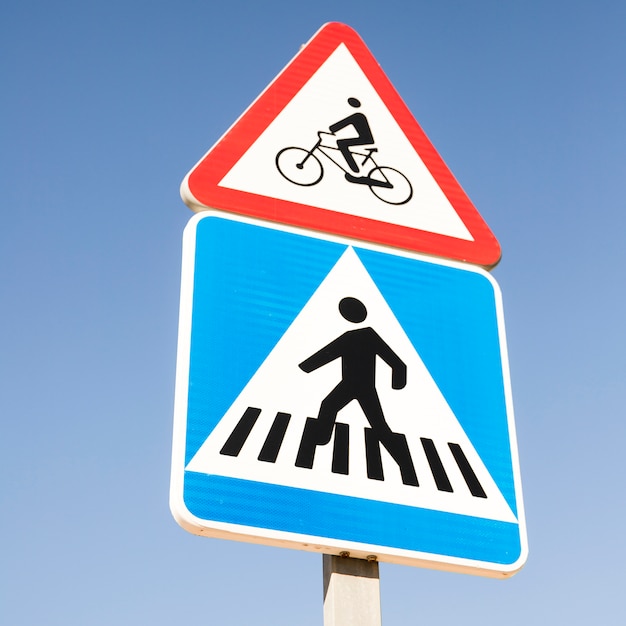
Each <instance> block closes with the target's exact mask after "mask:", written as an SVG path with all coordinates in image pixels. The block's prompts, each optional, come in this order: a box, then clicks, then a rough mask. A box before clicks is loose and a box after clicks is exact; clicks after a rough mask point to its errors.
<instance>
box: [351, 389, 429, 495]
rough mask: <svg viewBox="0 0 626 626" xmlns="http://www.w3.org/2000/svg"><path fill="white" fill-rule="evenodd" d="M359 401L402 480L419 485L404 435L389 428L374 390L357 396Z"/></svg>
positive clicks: (407, 483)
mask: <svg viewBox="0 0 626 626" xmlns="http://www.w3.org/2000/svg"><path fill="white" fill-rule="evenodd" d="M359 403H360V404H361V408H362V409H363V412H364V413H365V417H367V421H368V422H369V423H370V425H371V426H372V430H373V431H374V433H375V434H376V437H377V438H378V440H379V441H380V443H381V444H382V445H383V446H385V448H386V449H387V452H389V454H390V455H391V456H392V458H393V460H394V461H395V462H396V463H397V464H398V467H399V468H400V474H401V476H402V482H403V483H404V484H405V485H413V486H415V487H417V486H419V482H418V480H417V474H416V473H415V466H414V465H413V459H412V458H411V452H410V450H409V444H408V443H407V440H406V437H405V436H404V435H403V434H402V433H394V432H393V431H392V430H391V428H389V424H387V420H385V415H384V413H383V409H382V407H381V406H380V400H379V399H378V394H377V393H376V390H373V392H372V393H371V394H369V393H368V394H363V396H362V397H361V398H359Z"/></svg>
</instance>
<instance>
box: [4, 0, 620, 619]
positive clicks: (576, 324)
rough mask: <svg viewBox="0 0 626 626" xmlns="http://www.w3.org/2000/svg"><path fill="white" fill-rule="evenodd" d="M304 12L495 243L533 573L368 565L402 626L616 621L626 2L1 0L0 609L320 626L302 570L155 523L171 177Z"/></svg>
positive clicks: (174, 213)
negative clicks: (404, 121)
mask: <svg viewBox="0 0 626 626" xmlns="http://www.w3.org/2000/svg"><path fill="white" fill-rule="evenodd" d="M327 21H341V22H345V23H347V24H349V25H350V26H352V27H353V28H355V29H356V30H357V32H359V34H360V35H361V36H362V37H363V39H364V40H365V42H366V43H367V45H368V47H369V48H370V50H371V51H372V52H373V54H374V55H375V56H376V58H377V59H378V61H379V62H380V63H381V65H382V67H383V69H384V70H385V71H386V73H387V75H388V76H389V78H390V79H391V81H392V82H393V83H394V85H395V87H396V88H397V90H398V91H399V93H400V95H401V96H402V97H403V98H404V100H405V102H406V103H407V105H408V106H409V108H410V109H411V111H412V112H413V114H414V115H415V117H416V119H417V120H418V122H419V123H420V124H421V126H422V128H423V129H424V130H425V132H426V133H427V135H428V136H429V137H430V139H431V141H432V142H433V143H434V144H435V146H436V147H437V149H438V150H439V152H440V154H441V155H442V156H443V158H444V159H445V160H446V162H447V163H448V165H449V166H450V168H451V169H452V171H453V172H454V173H455V175H456V177H457V178H458V180H459V181H460V183H461V184H462V186H463V187H464V189H465V190H466V192H467V193H468V195H469V196H470V197H471V198H472V200H473V202H474V204H475V205H476V206H477V208H478V209H479V211H480V212H481V214H482V215H483V217H484V218H485V220H486V221H487V223H488V224H489V225H490V227H491V229H492V230H493V231H494V233H495V234H496V236H497V237H498V239H499V241H500V243H501V245H502V249H503V259H502V261H501V263H500V265H499V266H498V267H497V268H496V269H495V270H494V276H495V277H496V279H497V281H498V282H499V284H500V286H501V288H502V291H503V295H504V307H505V317H506V323H507V333H508V343H509V353H510V364H511V372H512V382H513V392H514V402H515V410H516V422H517V429H518V439H519V448H520V458H521V466H522V479H523V486H524V496H525V503H526V513H527V521H528V535H529V545H530V556H529V560H528V563H527V565H526V567H525V568H524V569H523V570H522V571H521V572H520V573H519V574H518V575H517V576H515V577H514V578H512V579H510V580H507V581H493V580H489V579H483V578H477V577H472V576H467V575H455V574H449V573H443V572H435V571H430V570H422V569H417V568H410V567H402V566H395V565H384V564H383V565H382V566H381V591H382V609H383V619H384V623H385V624H386V626H394V625H400V624H413V623H415V624H417V623H428V624H455V623H463V624H465V625H467V626H470V625H474V624H476V625H478V624H480V625H481V626H487V625H492V624H493V625H498V626H500V625H501V624H510V625H522V624H524V625H526V624H529V623H533V624H576V625H578V624H580V625H583V624H584V625H587V624H591V623H595V624H621V623H624V621H625V620H626V609H625V608H624V603H623V577H624V574H623V569H624V566H623V561H624V559H625V558H626V540H625V538H624V535H625V533H626V531H625V530H624V518H625V514H626V504H625V502H626V498H625V497H624V496H625V491H626V490H625V488H624V475H625V467H624V465H625V463H624V452H623V451H624V441H625V440H626V420H625V419H624V408H623V407H624V402H623V395H624V377H625V374H626V358H625V354H626V331H625V330H624V320H626V296H625V289H624V282H625V281H624V269H625V268H626V246H625V245H624V233H625V232H626V201H625V199H624V198H625V194H624V181H625V179H626V122H625V120H626V107H625V102H626V81H625V80H624V59H626V37H624V32H625V27H626V4H624V3H623V2H619V1H618V0H612V1H609V0H595V1H594V2H591V1H587V2H583V1H576V0H574V1H565V0H561V1H556V0H554V1H549V0H547V1H539V0H527V1H525V2H516V3H508V2H498V1H495V0H494V1H482V2H481V1H478V2H462V1H460V0H449V1H446V2H436V3H435V2H426V1H424V0H415V1H408V0H406V1H400V0H388V1H387V2H372V1H370V0H364V1H362V2H353V1H343V2H342V1H340V0H336V1H334V2H331V1H328V0H317V1H316V2H310V3H306V2H305V3H293V2H286V1H279V0H269V1H267V2H262V3H261V2H258V3H257V2H252V1H250V0H249V1H241V0H230V1H229V2H225V1H224V2H214V1H212V0H205V1H204V2H192V1H186V0H180V1H178V2H165V1H157V2H148V1H134V0H126V1H124V2H121V1H119V0H111V1H109V2H106V3H105V2H102V3H93V2H84V1H83V2H78V1H75V2H65V1H59V2H41V1H39V2H37V1H29V0H21V1H20V2H16V1H15V0H7V1H6V2H4V3H3V5H2V8H1V9H0V84H1V85H2V93H1V95H0V111H1V113H2V116H1V123H0V132H1V139H0V203H1V204H0V206H1V211H2V213H1V214H2V228H1V229H0V273H1V274H0V275H1V282H0V284H1V294H2V307H1V309H0V319H1V322H2V323H1V324H0V415H1V419H2V437H0V463H1V468H2V471H1V475H2V490H1V492H2V516H1V518H0V530H1V534H0V536H1V537H2V539H1V541H2V559H1V565H0V570H1V572H0V575H1V578H2V583H1V585H0V594H1V597H0V621H2V622H3V623H5V624H7V625H9V624H10V625H11V626H26V625H28V626H30V625H32V624H45V625H46V626H57V625H58V626H74V625H76V626H82V625H85V624H89V625H94V626H99V625H101V624H102V625H104V624H107V625H109V624H116V625H117V626H130V625H137V624H151V625H155V626H159V625H165V624H172V623H182V622H183V621H184V622H188V623H192V622H193V623H202V624H242V625H246V624H252V623H254V624H263V625H268V626H269V625H271V626H279V625H285V626H293V625H294V624H298V625H302V626H309V625H314V624H321V623H322V573H321V558H320V557H319V556H318V555H314V554H309V553H305V552H298V551H293V550H283V549H276V548H268V547H264V546H254V545H247V544H240V543H235V542H227V541H218V540H213V539H204V538H198V537H195V536H192V535H190V534H188V533H186V532H185V531H183V530H182V529H181V528H179V527H178V526H177V524H176V523H175V522H174V520H173V519H172V517H171V515H170V512H169V507H168V490H169V465H170V451H171V431H172V412H173V392H174V375H175V355H176V339H177V323H178V296H179V294H178V291H179V286H180V255H181V234H182V230H183V228H184V226H185V224H186V222H187V221H188V219H189V218H190V217H191V215H192V214H191V212H190V211H189V209H188V208H187V207H186V206H185V205H184V204H183V203H182V201H181V200H180V197H179V192H178V188H179V184H180V182H181V180H182V178H183V177H184V175H185V174H186V173H187V171H188V170H189V169H190V168H191V167H192V166H193V164H194V163H195V162H196V161H197V159H199V158H200V157H201V156H202V154H204V152H205V151H206V150H207V149H208V148H209V147H210V146H211V145H212V144H213V143H214V142H215V141H216V140H217V139H218V138H219V137H220V136H221V134H222V133H223V132H224V131H225V130H226V129H227V128H228V127H229V126H230V124H231V123H232V122H233V121H234V120H235V119H236V118H237V117H238V116H239V115H240V113H241V112H242V111H243V110H244V109H245V108H246V107H247V106H248V104H249V103H250V102H251V101H252V100H253V99H254V98H255V97H256V96H257V95H258V93H259V92H260V91H261V90H262V89H263V88H264V87H265V86H266V85H267V83H268V82H269V81H270V80H271V79H272V78H273V77H274V76H275V74H276V73H278V71H280V70H281V69H282V67H283V66H284V65H285V64H286V63H287V62H288V61H289V60H290V59H291V57H292V56H293V55H294V54H295V53H296V52H297V50H298V49H299V46H300V45H301V44H302V43H304V42H306V41H307V40H308V39H309V38H310V37H311V36H312V35H313V33H314V32H315V31H316V30H317V29H318V28H319V27H320V26H321V25H322V24H323V23H325V22H327Z"/></svg>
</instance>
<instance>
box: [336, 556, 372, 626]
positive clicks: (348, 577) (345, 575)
mask: <svg viewBox="0 0 626 626" xmlns="http://www.w3.org/2000/svg"><path fill="white" fill-rule="evenodd" d="M381 624H382V618H381V613H380V576H379V573H378V562H377V561H376V560H375V559H372V560H369V561H366V560H364V559H351V558H350V557H348V556H347V554H346V556H332V555H330V554H325V555H324V626H381Z"/></svg>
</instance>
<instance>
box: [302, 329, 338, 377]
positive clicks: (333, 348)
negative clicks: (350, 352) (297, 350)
mask: <svg viewBox="0 0 626 626" xmlns="http://www.w3.org/2000/svg"><path fill="white" fill-rule="evenodd" d="M340 339H341V337H338V338H337V339H335V340H334V341H331V342H330V343H329V344H328V345H327V346H324V347H323V348H322V349H321V350H318V351H317V352H316V353H315V354H312V355H311V356H310V357H309V358H308V359H305V360H304V361H302V363H300V364H299V365H298V367H299V368H300V369H301V370H302V371H304V372H306V373H307V374H308V373H309V372H312V371H313V370H316V369H317V368H318V367H322V365H326V363H330V362H331V361H334V360H335V359H336V358H337V357H339V356H340V354H341V351H340V349H339V346H338V344H339V340H340Z"/></svg>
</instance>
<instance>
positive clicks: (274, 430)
mask: <svg viewBox="0 0 626 626" xmlns="http://www.w3.org/2000/svg"><path fill="white" fill-rule="evenodd" d="M260 415H261V409H259V408H256V407H248V408H247V409H246V410H245V411H244V413H243V415H242V416H241V418H240V419H239V421H238V422H237V424H236V425H235V427H234V428H233V430H232V432H231V434H230V435H229V437H228V439H227V440H226V442H225V443H224V445H223V446H222V448H221V450H220V454H222V455H225V456H232V457H237V456H239V454H240V452H241V450H242V449H243V447H244V445H245V443H246V441H247V440H248V438H249V436H250V434H251V432H252V430H253V429H254V427H255V425H256V423H257V420H258V419H259V416H260ZM311 420H312V421H314V418H311V417H309V418H307V422H309V421H311ZM290 422H291V414H289V413H284V412H282V411H279V412H277V413H276V416H275V417H274V420H273V422H272V425H271V426H270V428H269V431H268V433H267V436H266V438H265V441H264V442H263V445H262V446H261V450H260V451H259V454H258V457H257V459H258V460H259V461H262V462H265V463H276V460H277V459H278V455H279V452H280V449H281V447H282V445H283V441H284V439H285V435H286V434H287V429H288V428H289V424H290ZM364 436H365V463H366V471H367V477H368V478H369V479H370V480H378V481H384V480H385V474H384V468H383V461H382V455H381V446H382V444H381V442H380V440H379V438H378V436H377V435H376V433H375V432H374V430H373V429H372V428H367V427H366V428H364ZM393 436H394V438H395V439H394V445H395V448H394V450H395V454H394V450H389V452H390V453H391V454H392V456H393V458H394V460H395V461H396V463H398V466H399V467H400V473H401V477H402V482H403V483H404V484H405V485H410V486H415V487H419V481H418V479H417V476H416V474H415V468H414V466H413V460H412V459H411V455H410V450H409V446H408V444H407V440H406V436H405V435H403V434H400V433H393ZM420 442H421V444H422V450H423V451H424V456H425V457H426V460H427V462H428V466H429V467H430V471H431V473H432V476H433V480H434V481H435V486H436V487H437V489H438V490H439V491H444V492H449V493H453V492H454V488H453V487H452V483H451V482H450V478H449V476H448V472H447V471H446V469H445V467H444V464H443V461H442V458H441V456H440V451H439V450H438V449H437V445H436V444H435V442H434V441H433V440H432V439H430V438H428V437H420ZM387 445H389V447H390V448H391V447H392V446H391V445H390V444H389V443H388V444H387ZM383 447H384V446H383ZM447 447H448V449H449V451H450V453H451V454H452V457H453V458H454V461H455V462H456V465H457V467H458V469H459V471H460V473H461V475H462V476H463V479H464V480H465V483H466V485H467V488H468V490H469V492H470V493H471V494H472V496H474V497H475V498H487V494H486V492H485V490H484V488H483V486H482V485H481V483H480V481H479V479H478V477H477V476H476V473H475V472H474V470H473V469H472V466H471V465H470V462H469V460H468V458H467V456H466V455H465V453H464V452H463V449H462V448H461V446H460V445H459V444H458V443H455V442H447ZM398 459H400V461H402V462H400V461H399V460H398ZM310 461H311V462H310V463H308V462H306V463H302V462H298V461H296V465H298V466H299V467H305V468H309V469H310V468H312V467H313V463H312V459H310ZM349 461H350V426H349V425H348V424H344V423H342V422H336V423H335V427H334V431H333V456H332V463H331V471H332V472H333V473H334V474H343V475H348V474H349V466H350V462H349Z"/></svg>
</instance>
